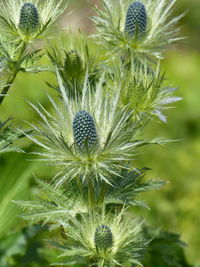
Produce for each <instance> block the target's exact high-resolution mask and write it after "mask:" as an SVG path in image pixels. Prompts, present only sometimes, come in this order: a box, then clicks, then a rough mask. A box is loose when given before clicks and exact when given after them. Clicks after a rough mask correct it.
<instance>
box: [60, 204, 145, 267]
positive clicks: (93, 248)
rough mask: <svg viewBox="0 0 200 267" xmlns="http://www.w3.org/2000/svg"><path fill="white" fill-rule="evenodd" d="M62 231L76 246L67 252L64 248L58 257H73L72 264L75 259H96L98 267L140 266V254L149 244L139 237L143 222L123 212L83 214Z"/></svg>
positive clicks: (141, 236) (141, 235)
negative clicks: (116, 213)
mask: <svg viewBox="0 0 200 267" xmlns="http://www.w3.org/2000/svg"><path fill="white" fill-rule="evenodd" d="M65 231H66V233H67V235H68V238H69V239H68V240H69V242H70V244H73V242H75V244H76V245H75V246H73V245H72V246H71V248H70V250H69V249H66V250H65V249H64V247H63V254H62V255H61V256H72V255H75V257H74V258H73V260H74V261H75V262H76V260H77V257H76V255H79V257H81V258H83V259H84V260H85V261H86V260H87V259H95V261H96V262H97V263H98V264H99V265H98V266H107V265H109V266H113V264H116V265H119V266H125V265H124V264H126V263H128V262H132V263H135V264H139V265H140V262H139V261H140V258H141V254H142V252H143V250H144V249H145V247H146V245H147V243H148V241H147V240H145V239H144V237H143V234H142V221H141V220H140V219H138V218H129V217H128V216H127V214H126V212H125V210H124V209H122V211H121V212H120V213H119V214H118V215H115V214H110V213H108V214H107V215H105V214H104V212H103V213H95V212H93V213H92V214H82V215H81V216H80V219H79V220H78V219H76V218H74V219H73V220H72V223H71V224H70V225H66V227H65ZM77 244H78V245H77ZM66 245H67V243H66ZM64 246H65V245H64ZM67 247H68V246H67ZM72 251H73V254H72ZM86 262H87V261H86Z"/></svg>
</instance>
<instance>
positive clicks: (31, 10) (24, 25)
mask: <svg viewBox="0 0 200 267" xmlns="http://www.w3.org/2000/svg"><path fill="white" fill-rule="evenodd" d="M38 24H39V17H38V11H37V8H36V7H35V6H34V5H33V4H32V3H25V4H24V5H23V6H22V8H21V11H20V20H19V29H20V30H21V31H23V32H25V33H27V34H30V33H32V32H34V31H36V30H37V27H38Z"/></svg>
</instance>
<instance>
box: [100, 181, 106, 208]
mask: <svg viewBox="0 0 200 267" xmlns="http://www.w3.org/2000/svg"><path fill="white" fill-rule="evenodd" d="M107 188H108V184H107V183H105V182H103V185H102V188H101V191H100V194H99V199H98V204H99V205H101V204H103V201H104V198H105V195H106V192H107Z"/></svg>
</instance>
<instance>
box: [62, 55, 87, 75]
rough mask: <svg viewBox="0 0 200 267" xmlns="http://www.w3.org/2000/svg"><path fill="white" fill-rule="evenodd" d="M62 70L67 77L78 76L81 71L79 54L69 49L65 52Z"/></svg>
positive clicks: (81, 65)
mask: <svg viewBox="0 0 200 267" xmlns="http://www.w3.org/2000/svg"><path fill="white" fill-rule="evenodd" d="M64 71H65V72H66V74H67V75H68V77H69V78H78V77H79V75H80V74H82V72H83V64H82V60H81V57H80V55H79V54H78V53H77V52H76V51H74V50H71V51H69V52H68V53H65V62H64Z"/></svg>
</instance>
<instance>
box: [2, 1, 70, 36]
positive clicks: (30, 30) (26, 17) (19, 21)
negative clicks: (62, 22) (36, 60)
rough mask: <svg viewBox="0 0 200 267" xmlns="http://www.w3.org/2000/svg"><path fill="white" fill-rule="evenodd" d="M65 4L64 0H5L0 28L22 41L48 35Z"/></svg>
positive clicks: (66, 2)
mask: <svg viewBox="0 0 200 267" xmlns="http://www.w3.org/2000/svg"><path fill="white" fill-rule="evenodd" d="M67 5H68V1H64V0H61V1H56V0H50V1H47V0H31V1H25V0H18V1H15V0H7V1H5V2H3V3H2V8H1V11H0V30H1V32H5V33H6V34H7V35H9V36H10V37H12V38H15V39H16V38H19V39H22V40H24V41H32V40H35V39H38V38H42V37H44V36H49V35H51V34H52V33H51V31H50V28H51V26H52V24H54V22H55V20H56V19H57V18H58V16H60V15H61V14H62V13H63V12H64V10H65V9H66V8H67Z"/></svg>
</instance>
